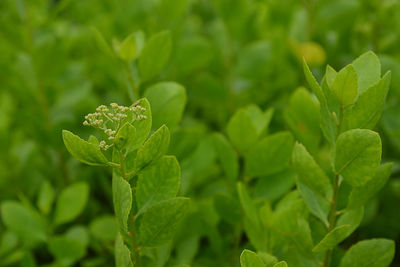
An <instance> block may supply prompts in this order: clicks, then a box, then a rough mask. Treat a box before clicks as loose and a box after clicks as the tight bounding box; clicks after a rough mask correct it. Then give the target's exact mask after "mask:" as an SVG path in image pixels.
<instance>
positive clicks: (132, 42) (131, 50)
mask: <svg viewBox="0 0 400 267" xmlns="http://www.w3.org/2000/svg"><path fill="white" fill-rule="evenodd" d="M136 51H137V47H136V38H135V34H134V33H132V34H130V35H129V36H128V37H126V38H125V40H124V41H123V42H122V43H121V45H120V46H119V57H120V58H121V59H122V60H125V61H127V62H130V61H132V60H133V59H134V58H135V57H136Z"/></svg>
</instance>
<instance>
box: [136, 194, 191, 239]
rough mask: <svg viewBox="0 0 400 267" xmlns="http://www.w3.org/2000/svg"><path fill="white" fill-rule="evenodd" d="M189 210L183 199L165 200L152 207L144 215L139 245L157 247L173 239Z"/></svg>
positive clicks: (186, 201)
mask: <svg viewBox="0 0 400 267" xmlns="http://www.w3.org/2000/svg"><path fill="white" fill-rule="evenodd" d="M188 208H189V199H188V198H183V197H177V198H172V199H168V200H164V201H161V202H158V203H156V204H154V205H152V206H151V207H150V208H149V209H147V211H146V212H145V213H143V215H142V220H141V223H140V227H139V231H138V233H139V237H138V243H139V246H140V247H156V246H159V245H162V244H165V243H166V242H168V241H169V240H171V239H172V237H173V235H174V234H175V230H176V228H177V226H178V224H179V222H180V220H181V219H182V218H183V216H184V215H185V214H186V211H187V210H188Z"/></svg>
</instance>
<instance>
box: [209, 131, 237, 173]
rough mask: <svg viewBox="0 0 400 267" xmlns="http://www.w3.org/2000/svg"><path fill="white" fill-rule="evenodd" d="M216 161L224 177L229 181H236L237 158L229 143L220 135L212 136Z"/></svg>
mask: <svg viewBox="0 0 400 267" xmlns="http://www.w3.org/2000/svg"><path fill="white" fill-rule="evenodd" d="M213 139H214V145H215V149H216V151H217V155H218V159H219V161H220V163H221V167H222V169H223V171H224V172H225V175H226V176H227V177H228V178H229V180H230V181H236V179H237V177H238V175H239V157H238V154H237V153H236V151H235V149H234V148H233V147H232V145H231V144H230V143H229V141H228V140H227V139H226V138H225V136H223V135H222V134H220V133H215V134H214V135H213Z"/></svg>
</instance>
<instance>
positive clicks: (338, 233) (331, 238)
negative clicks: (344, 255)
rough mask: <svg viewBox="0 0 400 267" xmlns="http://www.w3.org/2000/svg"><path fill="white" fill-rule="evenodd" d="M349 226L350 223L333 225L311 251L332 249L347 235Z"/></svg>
mask: <svg viewBox="0 0 400 267" xmlns="http://www.w3.org/2000/svg"><path fill="white" fill-rule="evenodd" d="M350 228H351V226H350V225H341V226H337V227H335V228H334V229H333V230H332V231H330V232H329V233H328V234H326V235H325V236H324V238H323V239H322V240H321V241H320V242H319V243H318V244H317V245H316V246H315V247H314V248H313V252H324V251H326V250H328V249H332V248H333V247H335V246H336V245H337V244H339V243H340V242H342V241H343V240H344V239H345V238H346V237H348V236H349V231H350Z"/></svg>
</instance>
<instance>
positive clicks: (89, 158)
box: [62, 130, 108, 166]
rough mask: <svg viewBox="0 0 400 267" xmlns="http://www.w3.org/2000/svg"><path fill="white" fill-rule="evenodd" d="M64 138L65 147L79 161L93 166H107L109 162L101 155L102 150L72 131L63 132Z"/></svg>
mask: <svg viewBox="0 0 400 267" xmlns="http://www.w3.org/2000/svg"><path fill="white" fill-rule="evenodd" d="M62 136H63V140H64V144H65V147H66V148H67V150H68V151H69V153H71V155H72V156H74V157H75V158H76V159H77V160H79V161H81V162H83V163H86V164H88V165H93V166H102V165H106V164H107V162H108V160H107V158H106V157H105V156H104V155H103V153H101V151H100V148H99V147H98V146H95V145H94V144H92V143H89V142H87V141H85V140H83V139H81V138H80V137H79V136H77V135H74V134H73V133H71V132H70V131H67V130H63V131H62Z"/></svg>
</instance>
